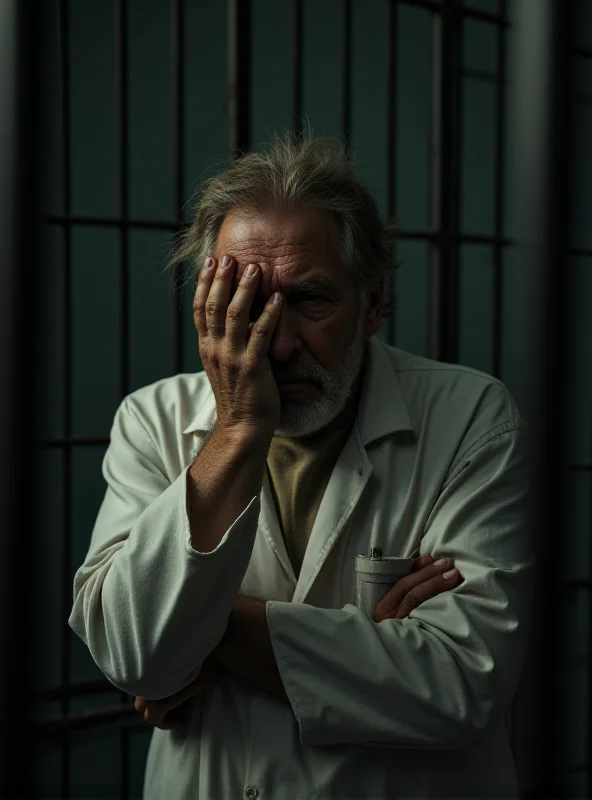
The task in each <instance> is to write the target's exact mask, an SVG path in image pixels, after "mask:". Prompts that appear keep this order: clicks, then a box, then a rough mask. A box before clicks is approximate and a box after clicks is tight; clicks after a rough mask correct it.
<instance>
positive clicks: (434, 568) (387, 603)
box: [373, 557, 458, 622]
mask: <svg viewBox="0 0 592 800" xmlns="http://www.w3.org/2000/svg"><path fill="white" fill-rule="evenodd" d="M422 558H423V557H422ZM418 560H419V559H418ZM451 566H452V564H451V560H450V559H449V558H440V559H438V560H437V561H436V562H434V563H432V564H428V565H427V566H424V567H420V568H419V569H416V570H414V571H413V572H411V573H410V574H409V575H405V577H403V578H401V579H400V580H399V581H397V583H396V584H395V585H394V586H393V588H392V589H390V591H389V592H387V594H386V595H385V597H384V598H383V599H382V600H381V601H380V603H379V604H378V606H377V607H376V611H375V613H374V617H373V618H374V619H375V621H376V622H378V621H381V620H383V619H394V618H395V615H396V613H397V611H398V610H399V606H401V604H402V603H403V600H404V599H405V598H406V597H407V595H408V594H409V592H413V590H414V589H416V587H418V586H420V585H421V584H423V583H424V582H425V581H428V580H430V579H431V578H434V577H437V578H439V580H440V582H441V585H442V591H444V590H445V589H450V588H452V586H453V585H454V581H452V580H444V579H443V578H442V575H443V574H444V573H445V572H448V571H450V569H451ZM454 574H455V576H456V577H457V578H458V573H457V571H456V570H455V571H454ZM415 596H416V595H413V594H412V595H411V597H410V598H409V599H408V600H406V601H405V602H406V603H408V604H409V603H411V602H412V601H413V600H414V597H415ZM423 599H427V598H426V597H424V598H423ZM420 602H423V600H421V601H420ZM418 605H419V603H418ZM413 607H414V608H415V607H417V606H413ZM410 610H411V608H410V607H408V610H407V614H408V613H409V611H410ZM407 614H406V615H407ZM406 615H405V616H406ZM399 619H400V618H399Z"/></svg>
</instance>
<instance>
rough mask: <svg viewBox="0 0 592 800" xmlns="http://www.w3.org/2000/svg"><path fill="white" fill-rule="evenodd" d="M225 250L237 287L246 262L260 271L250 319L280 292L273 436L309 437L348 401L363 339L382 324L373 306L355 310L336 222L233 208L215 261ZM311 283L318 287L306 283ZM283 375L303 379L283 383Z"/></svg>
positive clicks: (319, 214) (318, 215)
mask: <svg viewBox="0 0 592 800" xmlns="http://www.w3.org/2000/svg"><path fill="white" fill-rule="evenodd" d="M226 254H228V255H231V256H233V257H234V258H235V259H236V260H237V262H238V270H237V275H236V277H235V283H234V287H233V288H234V290H236V287H237V286H238V282H239V280H240V278H241V277H242V274H243V272H244V271H245V269H246V268H247V265H248V264H250V263H252V262H253V263H256V264H259V266H260V268H261V270H262V276H261V277H260V279H259V287H258V289H259V290H258V293H257V295H256V297H255V300H254V302H253V306H252V312H251V317H250V321H252V322H254V321H256V320H257V319H258V318H259V316H260V315H261V312H262V310H263V308H264V306H265V303H266V302H267V301H268V300H269V297H270V296H271V294H272V293H273V292H276V291H280V292H281V293H282V295H283V308H282V313H281V316H280V318H279V320H278V322H277V325H276V328H275V331H274V334H273V338H272V340H271V344H270V348H269V354H268V355H269V359H270V362H271V368H272V371H273V374H274V377H275V378H276V381H278V386H279V391H280V400H281V406H282V412H281V422H280V427H279V428H278V429H277V430H276V431H275V434H274V435H275V436H290V437H304V436H311V435H313V434H315V433H317V432H318V431H320V430H321V429H322V428H323V427H325V426H326V425H328V424H329V423H330V422H332V420H333V419H335V417H336V416H337V415H338V414H339V413H340V412H341V411H342V410H343V408H344V407H345V405H346V404H347V401H348V399H349V398H350V397H351V395H352V393H353V391H355V389H356V386H357V379H358V377H359V376H360V373H361V368H362V366H363V364H364V355H365V344H366V337H368V336H372V335H373V334H374V333H375V332H376V330H377V329H378V327H379V324H380V321H379V314H378V315H377V314H376V310H374V311H373V310H372V309H369V310H368V311H367V312H366V311H365V309H364V308H360V304H359V302H358V297H357V294H356V288H355V285H354V283H353V281H352V280H351V279H350V278H349V277H348V276H347V275H346V273H345V272H344V270H343V268H342V266H341V264H340V256H339V231H338V228H337V223H336V222H335V220H334V218H333V217H332V215H331V214H329V213H328V212H324V211H319V210H313V209H305V210H298V211H289V212H284V211H276V210H274V211H269V212H265V213H257V212H253V213H249V215H248V216H245V215H244V213H241V214H237V213H233V212H231V213H230V214H228V215H227V217H226V219H225V220H224V223H223V224H222V227H221V229H220V233H219V235H218V242H217V248H216V253H215V255H216V257H217V258H218V259H220V258H221V257H222V256H223V255H226ZM315 280H316V281H318V282H319V284H320V285H318V286H314V285H310V286H307V285H306V284H309V283H311V282H313V281H315ZM321 282H322V283H321ZM284 380H294V381H299V380H302V381H307V383H303V384H301V385H299V386H298V387H285V388H283V387H281V381H284Z"/></svg>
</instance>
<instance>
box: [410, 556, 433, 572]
mask: <svg viewBox="0 0 592 800" xmlns="http://www.w3.org/2000/svg"><path fill="white" fill-rule="evenodd" d="M433 561H434V559H433V558H432V557H431V555H430V554H429V553H425V554H424V555H423V556H420V557H419V558H418V559H416V560H415V562H414V564H413V569H414V570H418V569H422V568H423V567H427V566H428V564H432V563H433Z"/></svg>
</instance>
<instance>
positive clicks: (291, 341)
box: [269, 300, 302, 364]
mask: <svg viewBox="0 0 592 800" xmlns="http://www.w3.org/2000/svg"><path fill="white" fill-rule="evenodd" d="M283 303H284V307H283V308H282V314H281V316H280V318H279V320H278V321H277V323H276V326H275V330H274V332H273V335H272V337H271V342H270V345H269V358H270V359H271V360H272V361H276V362H278V363H281V364H286V363H292V362H295V361H298V359H299V358H300V353H301V352H302V339H301V337H300V331H299V328H298V320H297V318H296V315H295V314H292V313H290V311H289V310H288V309H287V308H286V305H285V300H284V301H283Z"/></svg>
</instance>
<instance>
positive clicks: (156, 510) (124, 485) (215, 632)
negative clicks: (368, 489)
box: [69, 398, 260, 700]
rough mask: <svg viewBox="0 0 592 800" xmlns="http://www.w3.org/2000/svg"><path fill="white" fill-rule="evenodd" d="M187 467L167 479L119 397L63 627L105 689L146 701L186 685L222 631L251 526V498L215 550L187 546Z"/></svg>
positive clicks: (255, 510)
mask: <svg viewBox="0 0 592 800" xmlns="http://www.w3.org/2000/svg"><path fill="white" fill-rule="evenodd" d="M188 469H189V466H187V467H186V468H185V469H184V470H183V471H182V472H181V474H180V475H179V476H178V477H177V478H176V480H173V481H172V482H171V481H170V480H169V479H168V478H167V475H166V473H165V469H164V466H163V463H162V459H161V458H160V456H159V455H158V452H157V450H156V447H155V445H154V444H153V441H152V439H151V438H150V436H149V435H148V433H147V431H146V429H145V428H144V426H143V425H142V423H141V421H140V418H139V417H138V416H136V412H135V411H134V410H133V409H132V408H130V404H129V399H128V398H126V399H125V400H124V401H123V402H122V404H121V406H120V407H119V408H118V410H117V412H116V414H115V419H114V422H113V426H112V429H111V438H110V443H109V447H108V448H107V451H106V454H105V457H104V459H103V465H102V471H103V476H104V478H105V481H106V483H107V490H106V493H105V496H104V499H103V502H102V505H101V507H100V510H99V513H98V516H97V519H96V521H95V525H94V529H93V531H92V537H91V542H90V547H89V550H88V553H87V555H86V558H85V560H84V563H83V564H82V566H81V567H80V568H79V569H78V570H77V572H76V574H75V577H74V604H73V608H72V612H71V615H70V618H69V625H70V627H71V628H72V630H73V631H74V632H75V633H76V634H77V635H78V636H79V637H80V638H81V639H82V641H83V642H84V643H85V644H86V645H87V647H88V648H89V650H90V652H91V655H92V657H93V659H94V661H95V663H96V664H97V666H98V667H99V669H101V671H102V672H103V673H104V674H105V676H106V677H107V678H108V679H109V680H110V681H111V682H112V683H113V684H114V685H115V686H117V687H118V688H119V689H121V690H123V691H125V692H128V693H129V694H132V695H137V696H140V697H145V698H147V699H150V700H157V699H161V698H163V697H167V696H169V695H171V694H174V693H175V692H177V691H179V690H180V689H182V688H184V687H185V686H187V685H188V684H189V683H191V681H192V680H193V679H194V678H195V677H196V676H197V674H198V673H199V671H200V669H201V666H202V663H203V661H204V659H205V658H206V657H207V655H208V654H209V653H210V652H211V651H212V650H213V649H214V647H216V645H217V644H218V642H219V641H220V639H221V638H222V636H223V634H224V631H225V629H226V624H227V620H228V615H229V613H230V610H231V608H232V606H233V603H234V601H235V599H236V596H237V594H238V592H239V588H240V585H241V583H242V580H243V577H244V574H245V572H246V570H247V567H248V563H249V560H250V557H251V551H252V549H253V542H254V540H255V535H256V532H257V521H258V517H259V509H260V499H259V497H258V496H257V497H254V498H253V500H252V501H251V502H250V503H249V505H248V506H247V507H246V509H245V510H244V511H243V513H242V514H241V515H240V516H239V517H238V519H237V520H236V521H235V522H234V523H233V524H232V526H231V527H230V528H229V529H228V530H227V531H226V533H225V534H224V536H223V538H222V540H221V542H220V544H219V545H218V547H217V548H216V549H215V550H213V551H212V552H211V553H200V552H198V551H197V550H194V549H193V547H192V546H191V541H190V529H189V519H188V515H187V505H186V503H187V483H186V481H187V471H188Z"/></svg>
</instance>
